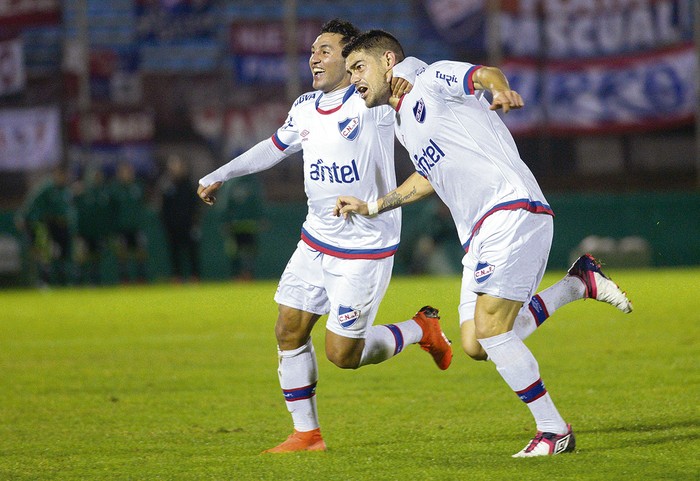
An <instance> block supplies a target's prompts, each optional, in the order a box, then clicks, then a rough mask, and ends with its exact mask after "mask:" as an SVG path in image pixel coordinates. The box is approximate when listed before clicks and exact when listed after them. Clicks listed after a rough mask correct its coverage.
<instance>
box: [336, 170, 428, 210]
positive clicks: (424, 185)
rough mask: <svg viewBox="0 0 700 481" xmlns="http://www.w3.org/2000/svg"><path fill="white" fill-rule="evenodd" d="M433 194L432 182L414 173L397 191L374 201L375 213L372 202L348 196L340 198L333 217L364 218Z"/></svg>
mask: <svg viewBox="0 0 700 481" xmlns="http://www.w3.org/2000/svg"><path fill="white" fill-rule="evenodd" d="M433 192H435V191H434V190H433V186H432V185H430V182H428V180H427V179H426V178H425V177H423V176H422V175H420V174H418V173H414V174H412V175H411V176H410V177H408V179H406V180H405V181H404V183H403V184H401V185H400V186H398V187H397V188H396V189H394V190H392V191H391V192H389V193H388V194H386V195H385V196H384V197H381V198H379V199H377V200H376V201H374V202H376V205H375V206H372V208H373V209H374V211H372V208H370V204H372V202H369V203H368V202H365V201H364V200H360V199H358V198H357V197H352V196H350V195H347V196H340V197H338V200H337V201H336V203H335V207H334V208H333V215H335V216H336V217H338V216H341V215H342V216H343V217H345V218H347V217H348V215H349V214H360V215H364V216H369V215H376V214H378V213H380V212H384V211H386V210H391V209H395V208H397V207H401V206H402V205H404V204H410V203H411V202H415V201H417V200H420V199H422V198H423V197H426V196H428V195H430V194H432V193H433Z"/></svg>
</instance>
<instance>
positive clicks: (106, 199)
mask: <svg viewBox="0 0 700 481" xmlns="http://www.w3.org/2000/svg"><path fill="white" fill-rule="evenodd" d="M75 191H76V193H75V207H76V211H77V215H78V223H77V234H78V241H79V242H78V245H79V248H78V249H76V251H78V252H77V254H78V255H76V258H77V262H78V266H79V274H80V281H81V282H82V283H89V284H92V285H98V284H100V281H101V279H100V265H101V262H102V255H103V252H104V249H105V247H106V244H107V240H108V239H109V236H110V223H111V220H112V217H113V205H112V202H111V198H110V195H109V191H108V190H107V189H106V186H105V180H104V173H103V172H102V170H101V169H99V168H96V169H88V170H86V172H85V174H84V175H83V178H82V181H81V182H80V183H78V184H77V185H76V189H75Z"/></svg>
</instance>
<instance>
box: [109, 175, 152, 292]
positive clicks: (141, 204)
mask: <svg viewBox="0 0 700 481" xmlns="http://www.w3.org/2000/svg"><path fill="white" fill-rule="evenodd" d="M110 194H111V198H112V203H113V206H114V227H115V229H116V231H115V233H116V241H117V242H116V245H117V260H118V264H119V279H120V281H121V282H122V283H129V282H132V281H133V280H134V277H133V275H132V273H133V271H134V268H135V271H136V281H137V282H140V283H142V282H146V279H147V276H146V259H147V256H148V252H147V250H146V246H147V239H146V235H145V234H144V232H143V229H142V213H143V212H144V210H145V208H146V202H145V194H144V188H143V185H142V184H141V182H139V181H138V179H137V178H136V173H135V170H134V166H133V165H131V164H130V163H129V162H122V163H120V164H119V165H118V166H117V173H116V178H115V179H114V181H113V182H112V185H111V189H110Z"/></svg>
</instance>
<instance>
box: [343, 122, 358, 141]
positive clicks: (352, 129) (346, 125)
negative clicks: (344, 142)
mask: <svg viewBox="0 0 700 481" xmlns="http://www.w3.org/2000/svg"><path fill="white" fill-rule="evenodd" d="M338 130H339V131H340V135H342V136H343V137H345V138H346V139H348V140H355V139H356V138H357V135H358V134H359V133H360V117H353V118H351V119H345V120H343V121H342V122H338Z"/></svg>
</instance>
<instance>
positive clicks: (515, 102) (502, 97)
mask: <svg viewBox="0 0 700 481" xmlns="http://www.w3.org/2000/svg"><path fill="white" fill-rule="evenodd" d="M474 88H475V89H478V90H488V91H489V92H491V94H492V95H493V100H492V101H491V110H498V109H501V108H502V109H503V113H505V114H507V113H508V111H509V110H510V109H519V108H521V107H523V106H524V105H525V102H524V101H523V98H522V97H521V96H520V94H519V93H518V92H516V91H515V90H511V88H510V85H509V83H508V79H507V78H506V76H505V75H504V74H503V72H502V71H501V69H499V68H496V67H481V68H479V69H478V70H477V71H476V72H475V73H474Z"/></svg>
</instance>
